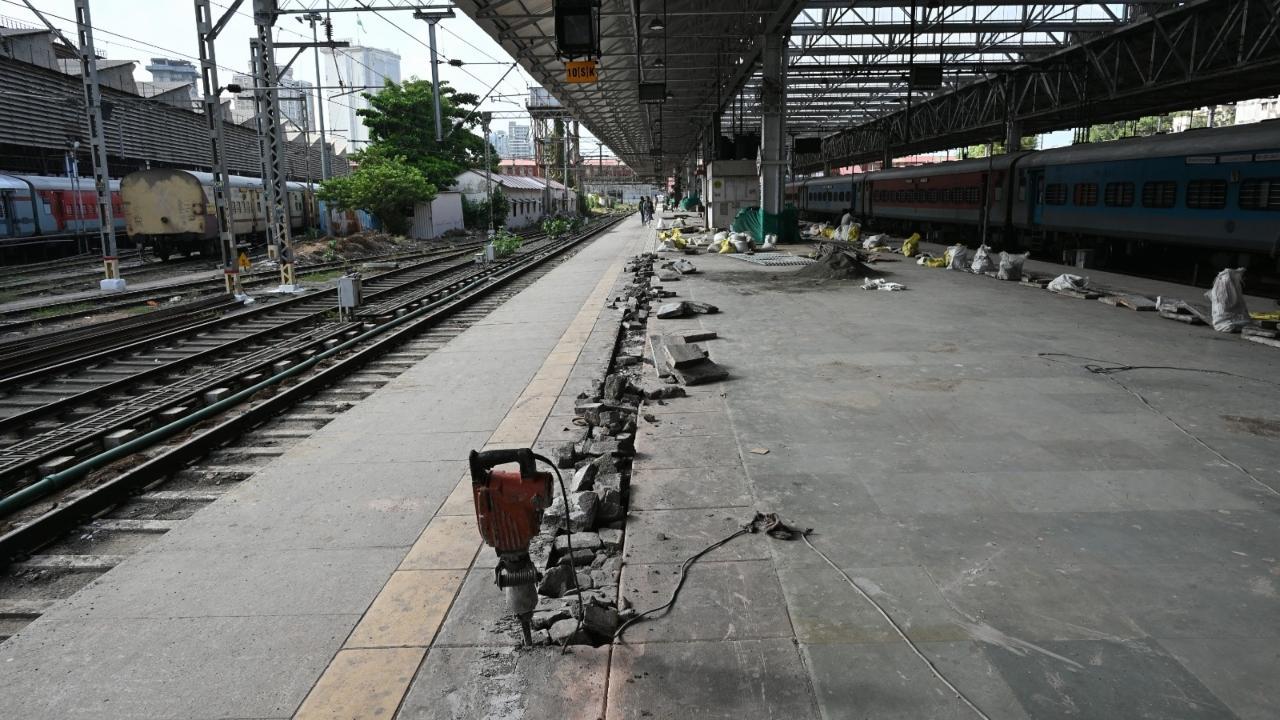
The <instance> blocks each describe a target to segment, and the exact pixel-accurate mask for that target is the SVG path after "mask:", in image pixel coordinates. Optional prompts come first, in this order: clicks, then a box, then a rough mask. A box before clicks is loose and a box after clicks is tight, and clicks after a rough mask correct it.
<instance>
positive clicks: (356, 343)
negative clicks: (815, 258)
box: [0, 219, 616, 642]
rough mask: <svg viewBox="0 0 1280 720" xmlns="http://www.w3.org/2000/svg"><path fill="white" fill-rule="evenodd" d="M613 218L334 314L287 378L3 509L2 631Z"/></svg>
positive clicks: (279, 449)
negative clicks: (322, 338) (322, 351)
mask: <svg viewBox="0 0 1280 720" xmlns="http://www.w3.org/2000/svg"><path fill="white" fill-rule="evenodd" d="M614 222H616V219H615V220H606V221H602V222H600V223H598V224H596V225H594V226H592V227H590V228H588V229H587V231H586V232H584V233H582V234H581V235H579V236H577V237H574V238H570V239H568V240H566V241H560V242H554V243H552V242H544V243H540V244H538V246H537V247H529V248H528V251H527V252H523V253H522V254H520V255H518V256H517V257H515V258H513V259H512V260H510V261H507V262H503V263H498V264H495V266H489V267H487V268H486V267H476V266H472V267H471V268H470V270H469V271H465V272H458V273H455V275H454V277H452V278H446V279H444V280H442V281H441V282H439V283H435V284H433V285H430V286H423V287H420V288H418V298H417V299H416V300H414V301H411V302H409V303H407V304H399V305H398V306H397V305H396V304H393V303H391V302H389V301H388V302H378V304H379V305H380V308H379V310H378V311H377V312H379V313H381V314H380V315H378V316H377V317H375V316H373V315H372V314H370V315H369V316H368V317H367V318H362V320H361V321H360V322H358V323H356V324H350V323H333V325H334V326H335V329H337V330H338V332H337V333H336V334H335V335H334V336H331V337H329V338H327V339H329V340H339V341H340V342H339V344H338V345H336V346H333V347H331V348H329V350H327V351H326V352H327V353H328V354H329V355H330V357H320V356H317V355H312V356H311V360H310V363H309V364H310V366H309V367H304V366H305V365H308V362H306V361H301V357H303V356H304V355H305V354H306V350H300V351H299V355H298V356H297V358H298V359H299V362H298V363H297V364H296V365H295V366H293V370H294V371H296V375H295V376H294V377H293V378H291V380H292V384H290V385H288V386H277V387H278V391H277V392H274V394H270V393H268V392H261V391H258V392H257V394H255V395H253V398H252V400H250V401H247V402H240V403H237V404H235V405H234V406H233V407H229V408H226V409H225V410H224V411H223V412H221V413H219V414H217V415H211V416H209V417H207V418H204V421H203V423H202V424H200V425H196V426H194V427H190V428H188V429H187V432H188V434H187V435H184V436H182V437H181V438H180V439H172V438H171V439H169V440H168V441H167V443H166V444H162V445H161V444H157V445H152V446H150V447H148V448H146V449H145V450H144V449H138V450H136V451H132V450H131V451H130V452H129V453H128V454H124V453H122V454H121V455H120V456H119V457H118V458H116V459H115V460H116V462H117V464H114V465H100V466H98V467H97V468H95V469H93V470H92V471H87V472H86V475H85V476H84V477H83V478H82V480H81V481H80V482H79V483H78V484H76V485H73V486H71V487H69V488H67V489H63V490H59V491H57V492H56V493H55V494H53V495H50V496H49V497H47V498H46V499H44V500H41V501H39V502H38V503H36V504H34V505H32V506H30V507H28V508H27V509H25V510H23V511H21V512H18V513H16V514H10V515H9V516H7V517H6V518H5V519H4V521H3V524H2V525H0V532H2V533H3V534H2V535H0V564H3V563H6V562H9V561H11V560H12V561H14V562H12V563H11V564H10V565H9V566H8V571H7V572H6V573H5V574H3V575H0V642H2V641H3V640H4V639H5V636H6V635H9V634H12V632H14V631H16V629H17V628H18V627H21V626H22V625H24V624H25V623H27V622H29V621H30V620H32V619H34V618H35V617H37V616H38V615H39V614H40V612H42V611H43V609H44V608H45V607H47V606H48V605H49V604H51V603H52V602H54V601H56V600H57V599H59V598H61V597H65V596H67V595H69V594H71V593H73V592H75V591H76V590H77V589H79V588H80V587H82V586H83V585H84V584H86V583H88V582H89V581H91V580H92V579H93V578H94V577H97V576H98V575H99V574H101V573H102V572H105V571H106V570H108V569H110V568H111V567H113V566H114V565H115V564H117V563H118V562H119V561H120V560H121V559H122V558H123V557H124V556H126V555H127V554H129V553H131V552H133V551H135V550H137V549H138V548H140V547H143V546H145V544H146V543H147V542H149V541H150V539H151V538H154V537H155V536H157V535H158V534H162V533H164V532H166V531H167V530H168V529H169V528H171V527H172V526H173V525H174V524H175V523H177V522H180V521H181V520H182V519H184V518H186V517H189V516H190V515H192V514H193V513H195V512H196V511H197V510H199V509H200V508H202V507H204V506H206V505H207V504H208V503H210V502H212V501H213V500H216V499H217V498H218V497H219V496H220V495H221V494H222V493H223V492H225V491H226V490H227V489H229V488H230V487H233V486H234V485H235V483H237V482H239V481H241V480H244V479H247V478H248V477H250V476H251V475H252V474H253V473H254V472H256V469H257V468H258V467H260V466H262V465H264V464H266V463H267V462H270V461H271V459H272V458H274V457H277V456H279V455H280V454H282V453H284V452H285V450H286V449H287V448H288V447H289V446H290V445H292V444H294V443H296V442H299V441H300V440H302V439H304V438H306V437H309V436H310V435H311V434H312V433H313V432H315V430H317V429H318V428H320V427H323V426H324V425H325V424H327V423H328V422H329V421H331V420H332V419H334V418H335V417H336V416H337V415H339V414H340V413H342V412H344V411H345V410H347V409H349V408H350V407H352V406H353V405H354V404H355V403H357V402H359V400H360V399H362V398H364V397H366V396H367V395H369V394H370V393H372V392H374V391H375V390H377V389H378V388H379V387H381V386H382V385H384V384H386V383H387V382H389V381H390V380H392V379H393V378H395V377H396V376H398V375H399V374H401V373H402V372H404V371H405V370H407V369H409V368H411V367H413V365H414V364H416V363H417V362H420V361H421V360H422V359H424V358H425V357H427V356H428V355H430V354H431V353H432V352H434V351H435V350H437V349H439V348H440V347H442V346H444V345H445V344H446V343H447V342H448V341H449V340H450V339H452V338H453V337H454V336H456V335H458V334H460V333H461V332H463V331H464V330H465V329H466V328H467V327H469V326H470V325H471V324H472V323H474V322H476V321H477V320H479V319H481V318H483V317H484V316H486V315H487V314H488V313H489V312H491V311H492V310H493V309H494V308H496V307H497V306H498V305H500V304H501V303H503V302H505V301H506V299H507V298H509V297H510V296H512V295H514V294H515V293H517V292H519V291H520V290H521V289H523V288H524V287H526V286H528V285H529V284H531V283H533V282H534V281H536V280H537V278H538V277H540V276H541V275H542V274H543V273H544V272H545V271H547V270H549V269H550V266H551V265H552V264H553V263H554V262H555V261H556V260H557V259H559V258H562V257H563V256H564V255H565V254H567V253H569V252H572V251H573V250H575V249H576V248H577V247H578V246H579V244H580V243H581V242H583V241H585V240H587V239H589V238H590V237H593V236H594V235H595V234H597V233H599V232H601V231H603V230H604V229H607V228H608V227H609V226H611V225H612V224H613V223H614ZM388 300H389V299H388ZM366 307H369V306H366ZM323 346H324V343H323V342H322V344H321V347H323ZM264 389H265V388H264ZM252 390H253V387H252V386H250V387H249V388H247V389H246V392H249V391H252ZM250 431H252V432H250ZM157 442H158V443H159V442H161V441H159V440H157ZM134 457H137V458H139V460H136V461H135V460H132V459H131V458H134ZM120 461H123V462H120ZM9 499H11V498H6V502H7V501H8V500H9ZM73 529H74V530H75V532H74V533H70V534H68V531H70V530H73ZM51 542H52V543H53V544H52V545H50V544H49V543H51ZM42 546H44V547H42ZM37 549H41V552H40V554H36V555H32V554H31V553H33V551H35V550H37Z"/></svg>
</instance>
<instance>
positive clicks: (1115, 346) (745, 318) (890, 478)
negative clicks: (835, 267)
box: [609, 256, 1280, 720]
mask: <svg viewBox="0 0 1280 720" xmlns="http://www.w3.org/2000/svg"><path fill="white" fill-rule="evenodd" d="M694 261H695V262H696V263H697V265H698V267H699V268H700V269H701V270H702V271H703V273H702V274H700V275H695V276H691V277H685V278H682V279H681V280H680V281H678V282H673V283H668V284H667V285H666V287H669V288H671V289H674V290H676V291H678V292H679V293H680V295H681V297H692V298H696V299H698V300H701V301H705V302H709V303H713V304H715V305H718V306H719V307H720V308H721V309H722V310H723V311H722V312H721V313H719V314H715V315H703V316H696V317H694V318H689V319H678V320H664V321H657V323H656V329H657V330H658V331H664V332H672V333H678V332H687V331H691V330H714V331H716V332H717V333H719V335H720V337H719V339H716V340H712V341H709V342H707V343H706V344H705V347H706V348H707V349H708V350H709V351H710V353H711V357H712V359H713V360H715V361H716V362H718V363H721V364H723V365H725V366H727V367H728V368H729V369H730V371H731V373H732V378H731V379H730V380H728V381H726V382H723V383H719V384H716V385H712V386H707V387H706V388H705V389H699V390H698V391H697V392H696V393H695V394H694V397H693V398H690V399H676V400H672V401H670V402H669V404H668V405H667V406H665V407H661V408H658V409H656V410H654V413H655V416H656V419H657V420H658V423H657V424H651V425H647V426H644V427H642V430H641V433H640V435H639V448H640V450H641V451H642V453H643V455H642V456H641V457H640V459H639V460H638V461H637V465H636V471H635V474H634V476H633V480H632V487H633V503H632V512H633V515H632V518H631V520H630V522H629V526H628V540H627V548H626V550H627V559H628V565H627V567H626V568H625V569H624V582H623V593H624V595H626V596H627V597H629V598H632V599H634V600H635V602H636V604H637V605H638V606H639V607H642V608H643V607H648V606H650V605H655V604H658V601H657V600H656V599H657V598H662V599H665V597H666V594H667V593H668V592H669V591H670V588H671V587H672V586H673V583H674V581H675V576H674V575H673V572H674V570H675V568H676V567H677V565H676V564H677V563H679V562H680V561H681V559H682V558H684V557H685V556H687V555H689V554H691V553H692V552H694V551H695V550H697V549H699V548H701V547H703V546H705V545H706V544H707V543H708V542H710V541H711V540H713V539H716V538H718V537H721V536H723V535H724V534H726V533H727V532H729V531H731V530H732V529H733V527H734V526H735V524H736V523H740V522H742V521H744V520H746V519H748V518H749V517H750V515H751V513H752V511H753V510H757V509H758V510H771V511H776V512H779V513H781V514H782V515H783V516H784V517H785V518H787V519H789V520H790V521H792V522H794V523H795V524H796V525H798V526H799V527H806V528H813V529H814V535H813V542H814V544H815V545H816V546H817V547H818V548H819V549H821V550H822V551H824V552H825V553H827V554H828V555H829V556H830V557H831V559H832V561H833V562H835V563H836V564H837V565H838V566H839V567H840V568H841V569H843V570H844V571H845V572H846V573H847V574H848V575H849V576H850V577H852V578H853V579H854V581H855V582H857V583H858V584H859V585H860V586H861V587H862V588H863V589H864V590H865V591H866V592H867V593H869V594H870V595H871V597H873V598H874V599H875V600H876V601H877V602H878V603H879V604H880V605H882V606H883V608H884V609H885V610H886V611H887V612H888V613H889V614H890V615H891V616H892V617H893V618H894V619H895V620H896V621H897V622H898V623H899V624H900V625H901V626H903V628H904V629H905V631H906V633H907V635H908V637H909V638H911V640H912V641H913V642H914V643H915V644H916V645H917V647H918V648H919V649H920V650H921V651H922V652H923V653H924V654H925V655H926V656H928V657H929V658H930V659H931V660H932V662H933V663H934V664H935V665H936V666H937V667H938V669H939V670H940V671H941V672H942V673H944V674H945V675H946V676H947V677H948V678H949V679H950V680H951V681H952V682H953V683H954V684H955V685H956V686H957V687H959V688H960V689H961V690H962V691H963V692H964V693H965V694H966V695H967V696H968V697H969V698H971V699H972V700H973V701H974V702H975V703H976V704H977V705H978V706H979V707H980V708H982V710H983V711H985V712H986V713H987V714H988V715H989V716H990V717H993V718H1036V719H1040V718H1059V717H1062V718H1068V717H1081V718H1137V717H1144V718H1248V719H1251V720H1261V719H1262V718H1274V717H1280V693H1277V692H1276V690H1275V687H1274V678H1276V677H1280V645H1278V644H1277V636H1278V635H1280V594H1278V592H1277V589H1278V588H1280V564H1278V563H1277V558H1280V524H1278V523H1277V510H1280V496H1278V495H1277V492H1276V490H1277V489H1278V488H1280V463H1277V460H1280V452H1278V451H1277V446H1276V438H1277V437H1280V412H1278V411H1277V410H1276V408H1277V398H1278V397H1280V385H1278V384H1277V383H1280V374H1277V372H1276V369H1277V368H1278V367H1280V364H1278V363H1277V360H1280V355H1277V354H1276V351H1275V350H1273V349H1272V348H1267V347H1263V346H1257V345H1253V344H1251V343H1246V342H1243V341H1241V340H1240V339H1239V338H1238V337H1232V336H1225V335H1220V334H1217V333H1214V332H1213V331H1211V330H1209V329H1206V328H1203V327H1200V328H1192V327H1187V326H1183V325H1181V324H1178V323H1174V322H1170V321H1167V320H1163V319H1161V318H1158V317H1156V316H1155V315H1154V314H1151V313H1136V312H1133V311H1130V310H1126V309H1119V308H1113V307H1109V306H1107V305H1104V304H1102V303H1100V302H1096V301H1083V300H1076V299H1072V298H1066V297H1061V296H1057V295H1054V294H1051V293H1048V292H1046V291H1042V290H1036V289H1033V288H1029V287H1025V286H1022V285H1019V284H1017V283H1003V282H1000V281H996V280H993V279H990V278H986V277H980V276H974V275H970V274H967V273H957V272H950V271H946V270H940V269H928V268H923V267H919V266H917V265H915V264H914V263H911V262H910V261H902V260H900V261H899V262H896V263H886V264H883V265H879V266H878V267H879V268H881V269H883V270H885V271H886V272H887V273H889V274H890V277H891V279H893V280H896V281H899V282H903V283H905V284H906V285H907V286H908V288H909V290H907V291H905V292H899V293H889V292H880V291H863V290H861V289H858V285H857V283H856V282H851V281H827V282H825V283H818V282H814V281H809V280H804V279H802V278H800V277H798V276H796V275H795V274H794V273H795V272H796V270H795V269H792V268H763V267H759V266H754V265H750V264H748V263H745V262H742V261H739V260H735V259H731V258H725V257H718V256H700V257H698V258H694ZM1185 292H1186V293H1187V295H1190V294H1191V293H1194V292H1197V291H1195V290H1193V289H1186V290H1185ZM654 331H655V330H654V329H652V328H651V330H650V332H651V333H652V332H654ZM1041 353H1058V354H1060V355H1054V356H1041V355H1040V354H1041ZM1071 355H1075V356H1080V357H1071ZM1086 357H1087V358H1097V359H1102V360H1105V361H1107V362H1108V363H1116V364H1128V365H1165V366H1180V367H1187V368H1211V369H1216V370H1223V371H1228V372H1233V373H1237V374H1239V375H1242V376H1248V377H1252V378H1257V379H1258V380H1248V379H1243V378H1241V377H1234V376H1224V375H1215V374H1206V373H1198V372H1185V371H1178V370H1131V371H1127V372H1122V373H1117V374H1112V375H1097V374H1093V373H1090V372H1089V371H1087V370H1086V369H1084V367H1083V366H1084V365H1085V364H1088V363H1091V362H1097V361H1096V360H1088V359H1085V358H1086ZM1144 399H1145V401H1146V402H1147V403H1149V404H1150V406H1147V405H1144ZM765 450H767V453H765V452H763V451H765ZM1233 464H1234V465H1233ZM1235 465H1239V466H1240V467H1239V468H1237V467H1236V466H1235ZM627 639H628V641H629V642H630V644H629V645H628V646H626V647H625V648H622V647H619V648H615V650H614V661H613V668H612V670H611V673H610V678H611V688H610V690H611V691H610V697H609V717H611V718H613V717H617V718H635V717H641V716H648V715H646V712H647V713H648V714H650V715H652V716H654V717H674V716H676V715H677V714H681V715H683V714H691V715H692V716H695V717H739V716H744V715H747V714H748V713H753V714H759V715H763V716H766V717H822V718H828V719H834V718H877V719H881V718H904V719H905V718H967V717H976V715H975V714H974V713H972V711H970V710H969V709H968V708H966V707H965V706H964V705H962V704H961V703H960V702H959V701H957V700H956V699H955V698H954V697H952V695H951V693H950V692H949V691H947V689H946V688H945V687H944V686H943V685H942V684H941V683H940V682H939V681H938V680H936V679H935V678H934V677H933V676H932V674H931V673H930V671H929V669H928V668H927V667H926V666H925V665H924V664H923V663H922V662H921V661H920V660H919V659H918V658H917V657H915V656H913V655H912V653H911V650H910V648H909V647H908V646H907V645H906V644H905V643H904V642H903V641H902V640H901V639H899V638H898V637H897V636H896V635H895V634H894V632H893V630H892V628H891V627H889V626H888V625H887V624H886V623H885V621H884V620H883V619H882V618H881V617H880V616H879V615H878V614H877V612H876V610H875V609H874V608H873V607H871V606H870V605H869V604H868V603H867V602H866V601H865V600H863V599H862V598H860V597H859V596H858V595H857V593H856V592H855V591H854V590H853V588H851V587H849V585H848V583H847V582H846V581H845V580H844V579H843V578H842V577H841V576H840V575H839V574H838V573H836V572H835V571H834V570H832V569H831V568H830V567H829V566H827V565H826V564H825V562H824V561H823V560H822V559H821V558H820V557H819V556H818V555H816V554H815V553H813V552H811V551H810V550H809V549H808V548H807V547H806V546H805V545H804V544H803V543H801V542H789V543H788V542H781V541H777V540H771V539H767V538H764V537H760V536H749V537H746V538H742V539H739V540H735V541H734V542H733V543H732V544H730V545H728V546H726V547H724V548H722V549H719V550H716V551H715V552H713V553H712V554H711V555H709V556H707V557H706V558H705V559H704V560H703V561H701V562H700V563H699V564H698V565H696V566H695V567H694V569H693V570H692V572H691V574H690V578H689V581H688V584H687V586H686V589H685V590H684V593H683V596H682V600H681V602H680V604H679V605H678V606H677V608H676V609H675V610H674V611H673V612H671V613H670V614H669V615H668V616H667V617H665V618H663V619H661V620H658V621H655V622H653V623H649V624H643V625H639V626H637V627H636V628H635V629H634V630H630V631H628V633H627ZM645 673H648V674H647V675H645ZM677 677H680V678H685V680H684V681H683V682H684V683H686V688H685V689H684V690H681V691H679V692H675V693H673V692H669V691H668V688H670V687H671V685H672V684H673V683H672V682H666V683H663V682H662V681H663V680H667V681H673V680H674V679H675V678H677ZM693 679H696V680H693ZM695 708H696V710H697V711H696V712H694V709H695Z"/></svg>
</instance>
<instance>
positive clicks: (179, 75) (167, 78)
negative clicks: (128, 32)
mask: <svg viewBox="0 0 1280 720" xmlns="http://www.w3.org/2000/svg"><path fill="white" fill-rule="evenodd" d="M147 72H149V73H151V82H153V83H191V84H192V85H195V84H197V83H199V82H200V70H199V68H197V67H196V66H195V63H193V62H191V61H190V60H174V59H171V58H151V64H150V65H148V66H147Z"/></svg>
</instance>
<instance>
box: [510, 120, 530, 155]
mask: <svg viewBox="0 0 1280 720" xmlns="http://www.w3.org/2000/svg"><path fill="white" fill-rule="evenodd" d="M502 157H504V158H521V159H523V158H531V157H533V130H532V129H531V128H530V127H529V126H528V125H519V124H517V123H507V154H506V155H502Z"/></svg>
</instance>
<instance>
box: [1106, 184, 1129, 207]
mask: <svg viewBox="0 0 1280 720" xmlns="http://www.w3.org/2000/svg"><path fill="white" fill-rule="evenodd" d="M1102 202H1103V204H1105V205H1106V206H1107V207H1133V183H1131V182H1111V183H1107V185H1106V188H1104V189H1103V192H1102Z"/></svg>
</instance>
